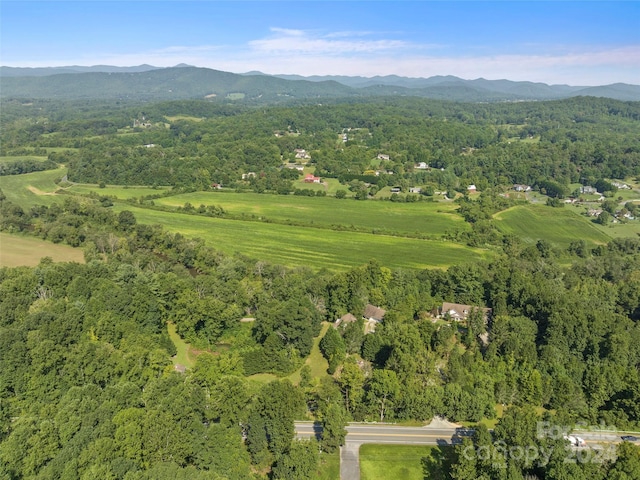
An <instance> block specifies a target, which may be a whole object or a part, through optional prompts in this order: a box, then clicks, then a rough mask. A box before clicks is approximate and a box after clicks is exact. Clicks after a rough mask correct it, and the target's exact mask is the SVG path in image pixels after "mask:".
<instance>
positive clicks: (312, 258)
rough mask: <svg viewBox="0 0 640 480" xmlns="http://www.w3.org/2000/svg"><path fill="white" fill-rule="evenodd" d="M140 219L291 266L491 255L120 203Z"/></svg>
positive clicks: (411, 264) (426, 262)
mask: <svg viewBox="0 0 640 480" xmlns="http://www.w3.org/2000/svg"><path fill="white" fill-rule="evenodd" d="M120 210H130V211H132V212H133V213H134V214H135V216H136V218H137V220H138V222H139V223H150V224H154V223H158V224H161V225H163V226H164V227H165V228H166V229H167V230H168V231H171V232H179V233H181V234H183V235H185V236H191V237H200V238H202V239H203V240H205V241H206V242H207V243H208V244H209V245H210V246H212V247H214V248H217V249H219V250H221V251H223V252H226V253H239V254H242V255H246V256H248V257H251V258H256V259H258V258H259V259H263V260H267V261H270V262H274V263H281V264H284V265H288V266H308V267H311V268H315V269H320V268H323V267H326V268H329V269H336V270H345V269H348V268H350V267H353V266H357V265H362V264H364V263H366V262H368V261H369V260H371V259H374V258H375V259H378V260H379V261H380V262H381V263H382V264H383V265H387V266H389V267H404V268H427V267H448V266H450V265H453V264H457V263H465V262H470V261H474V260H478V259H481V258H486V257H488V256H489V255H490V252H489V251H488V250H482V249H474V248H470V247H466V246H462V245H459V244H455V243H448V242H443V241H429V240H418V239H411V238H402V237H392V236H386V235H373V234H366V233H354V232H341V231H333V230H323V229H318V228H307V227H295V226H288V225H274V224H268V223H261V222H249V221H246V222H245V221H240V220H226V219H219V218H209V217H201V216H197V215H186V214H179V213H168V212H161V211H156V210H148V209H144V208H139V207H133V206H129V205H117V206H116V211H120Z"/></svg>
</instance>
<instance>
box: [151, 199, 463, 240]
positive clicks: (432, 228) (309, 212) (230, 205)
mask: <svg viewBox="0 0 640 480" xmlns="http://www.w3.org/2000/svg"><path fill="white" fill-rule="evenodd" d="M154 202H155V203H156V205H166V206H171V207H179V206H183V205H184V204H185V203H187V202H188V203H190V204H191V205H193V206H194V207H196V208H197V207H198V206H200V205H216V206H219V207H222V208H223V209H225V211H227V212H228V213H230V214H233V215H236V216H237V215H247V216H250V217H251V216H252V217H255V218H256V219H258V218H261V219H270V220H274V221H278V222H282V221H292V222H296V223H304V224H309V223H313V224H314V225H318V226H323V227H331V226H335V225H344V226H347V227H349V226H354V227H356V228H358V229H367V230H369V231H373V230H376V231H377V232H379V233H384V232H396V233H402V234H420V235H428V236H430V237H432V238H437V237H440V236H442V235H443V234H444V233H445V232H446V231H447V230H450V231H451V230H468V229H469V226H468V224H467V223H465V221H464V220H463V218H462V217H461V216H460V215H458V214H457V213H456V208H457V207H458V205H456V204H454V203H453V202H449V203H445V202H415V203H396V202H389V201H377V200H365V201H356V200H353V199H348V198H345V199H342V200H338V199H336V198H333V197H304V196H296V195H263V194H257V193H241V194H238V193H232V192H228V193H227V192H195V193H188V194H183V195H176V196H172V197H165V198H159V199H157V200H154Z"/></svg>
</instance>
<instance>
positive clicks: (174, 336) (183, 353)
mask: <svg viewBox="0 0 640 480" xmlns="http://www.w3.org/2000/svg"><path fill="white" fill-rule="evenodd" d="M167 330H168V331H169V338H170V339H171V341H172V342H173V344H174V345H175V347H176V350H177V352H178V353H176V355H175V356H174V357H173V358H172V360H173V364H174V365H183V366H185V367H187V368H193V365H194V364H195V362H194V361H193V360H192V359H191V356H190V355H189V348H190V347H189V345H188V344H187V343H186V342H185V341H184V340H183V339H182V338H181V337H180V335H178V332H176V325H175V323H171V322H169V323H168V324H167Z"/></svg>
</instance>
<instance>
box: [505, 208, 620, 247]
mask: <svg viewBox="0 0 640 480" xmlns="http://www.w3.org/2000/svg"><path fill="white" fill-rule="evenodd" d="M494 219H495V222H496V226H497V228H498V229H499V230H500V231H502V232H503V233H507V234H514V235H516V236H518V237H520V238H521V239H522V240H523V241H524V242H525V243H535V242H537V241H538V240H547V241H549V242H551V243H554V244H556V245H558V246H561V247H567V246H568V245H569V244H570V243H571V242H572V241H575V240H579V239H583V240H585V241H586V242H587V244H589V245H591V246H593V245H597V244H603V243H607V242H608V241H610V240H611V236H610V235H607V234H606V233H604V232H603V231H602V230H600V229H599V228H598V227H597V226H595V225H594V224H593V223H592V222H591V221H590V220H589V219H588V218H587V217H584V216H582V215H579V214H578V213H577V212H576V211H575V210H574V209H572V208H570V207H565V208H553V207H547V206H543V205H523V206H517V207H512V208H510V209H508V210H505V211H503V212H500V213H497V214H496V215H494Z"/></svg>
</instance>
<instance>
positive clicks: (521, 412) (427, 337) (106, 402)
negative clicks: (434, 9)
mask: <svg viewBox="0 0 640 480" xmlns="http://www.w3.org/2000/svg"><path fill="white" fill-rule="evenodd" d="M1 208H2V212H1V213H2V217H1V218H2V228H3V230H11V231H17V230H23V231H29V232H31V233H32V234H37V235H39V236H41V237H43V238H51V239H54V240H55V239H56V238H58V240H60V239H62V240H64V241H69V242H71V243H77V244H79V245H81V246H83V248H84V249H85V256H86V260H87V263H86V264H83V265H80V264H54V263H51V262H50V261H47V260H46V259H45V260H43V261H41V262H40V264H39V265H38V266H37V267H35V268H26V267H25V268H15V269H8V268H4V269H2V270H0V276H1V279H0V290H1V291H2V295H0V317H1V319H0V321H1V325H2V327H1V330H0V332H1V336H0V339H1V341H2V345H1V347H0V349H1V350H2V352H3V355H2V362H1V366H2V368H1V369H0V372H1V376H2V378H1V381H0V386H1V388H2V398H3V402H2V417H1V418H2V429H1V435H2V447H1V450H0V452H1V455H2V459H3V464H4V465H5V467H4V468H5V469H6V475H8V477H7V478H96V476H99V477H101V478H126V479H131V478H247V477H249V476H250V475H251V472H253V474H256V475H258V476H259V475H260V472H263V473H264V472H265V471H268V470H264V469H265V468H267V469H270V470H271V472H272V475H273V476H274V478H304V476H298V477H295V476H294V477H291V476H289V473H286V472H289V470H287V469H292V468H293V469H295V468H311V469H313V468H316V467H315V466H316V465H317V462H318V458H317V447H315V446H314V445H313V444H312V443H304V442H303V443H296V442H294V443H292V439H293V420H294V418H304V417H305V416H306V415H310V416H311V417H312V418H317V419H318V420H319V421H322V422H325V423H326V422H329V423H332V422H338V424H339V425H343V424H344V422H345V421H346V420H347V419H353V420H376V419H378V420H380V419H385V420H387V421H389V420H391V421H398V420H407V419H413V420H428V419H429V418H431V417H432V416H433V415H442V416H444V417H446V418H449V419H451V420H455V421H462V420H466V421H472V422H475V421H478V420H480V419H482V418H492V417H495V415H496V411H495V406H496V404H507V405H511V406H512V407H511V408H509V409H507V414H506V415H505V416H504V417H503V418H502V419H501V420H500V422H499V423H498V427H496V431H497V432H502V433H500V435H503V437H501V438H503V439H504V440H505V441H506V442H507V443H508V442H510V441H513V442H515V441H518V440H516V438H515V437H512V436H514V435H516V433H518V432H519V431H520V429H521V428H524V429H530V427H531V425H532V422H533V421H534V419H536V418H538V417H537V414H536V413H535V412H534V410H531V409H532V408H534V407H538V408H541V407H542V408H543V409H544V410H545V411H546V412H547V413H546V414H545V415H547V416H548V418H552V419H553V421H555V422H558V423H559V424H562V425H571V424H574V423H576V422H579V421H582V422H588V423H589V424H597V423H598V422H604V423H606V424H607V425H612V426H616V427H619V428H627V429H633V428H638V427H639V426H640V410H639V409H638V406H639V405H640V388H639V387H640V379H639V378H638V374H639V371H638V366H639V365H640V325H639V324H638V318H640V284H639V283H638V282H639V280H638V278H637V272H638V270H639V267H640V240H637V239H628V240H618V241H614V242H612V243H610V244H609V245H607V246H606V247H601V248H598V249H596V250H592V251H576V252H573V253H572V258H573V260H572V262H571V264H570V265H566V266H560V265H559V264H558V263H557V261H556V259H555V258H554V253H553V252H552V251H550V250H549V249H546V248H544V247H545V246H544V245H540V244H539V245H536V246H525V245H523V244H522V243H520V242H519V241H518V239H517V238H509V239H508V241H506V242H505V244H504V246H503V250H504V255H502V256H501V257H500V258H498V259H497V260H495V261H492V262H490V263H487V264H476V265H474V264H470V265H461V266H455V267H451V268H449V269H448V270H447V271H442V270H424V271H405V270H390V269H388V268H386V267H384V266H382V265H379V264H377V263H376V262H375V261H372V262H370V263H369V264H367V265H363V266H362V267H360V268H355V269H352V270H350V271H348V272H346V273H342V274H333V273H330V272H313V271H310V270H307V269H295V270H287V269H285V268H283V267H279V266H277V265H270V264H267V263H265V262H261V261H259V260H258V261H256V260H251V259H248V258H242V257H228V256H225V255H223V254H221V253H219V252H216V251H215V250H212V249H211V248H210V247H207V246H205V245H204V244H203V243H202V242H199V241H198V240H197V239H188V238H184V237H182V236H181V235H179V234H168V233H165V232H163V230H162V228H161V227H159V226H155V227H154V226H148V225H141V224H138V223H137V222H136V219H135V217H134V216H133V215H132V214H131V213H130V212H128V211H126V210H125V211H122V212H121V213H119V214H117V215H116V214H114V213H113V212H111V211H110V210H109V209H108V208H105V207H103V206H101V205H100V202H99V201H98V200H95V201H86V202H78V201H77V200H75V199H67V200H65V202H63V203H62V204H55V205H53V206H51V207H48V208H47V207H37V208H32V209H31V211H29V212H25V211H23V210H22V209H21V208H20V207H19V206H16V205H13V204H10V203H9V202H8V201H7V200H3V201H2V205H1ZM442 301H452V302H460V303H468V304H471V305H486V306H489V307H491V308H493V312H494V315H493V319H492V321H491V322H490V324H487V323H485V322H484V321H483V319H482V316H481V315H476V316H473V317H472V318H470V319H469V321H468V323H466V324H465V325H462V324H456V323H455V322H452V323H440V322H437V323H434V322H433V320H432V317H431V315H432V313H431V312H432V311H433V309H434V308H435V307H437V306H438V305H440V304H441V303H442ZM368 303H374V304H377V305H380V306H381V307H383V308H385V309H386V310H387V313H386V316H385V319H384V322H383V323H382V324H380V325H379V326H378V328H377V329H376V331H375V333H370V334H367V335H364V334H363V329H362V320H360V321H358V322H354V323H350V324H347V326H346V327H344V328H338V329H334V328H330V329H329V330H328V331H327V334H326V335H325V337H324V338H323V340H322V342H321V350H322V351H323V353H324V355H325V356H326V357H327V358H328V360H329V373H331V374H332V375H331V376H326V377H324V378H323V380H322V381H320V382H318V381H316V382H311V381H310V379H309V377H308V372H307V374H304V373H303V374H302V377H301V381H300V383H299V385H297V386H294V385H293V384H291V383H290V382H288V381H287V380H281V381H276V382H273V383H268V384H266V385H264V386H259V385H256V384H255V383H253V382H250V381H248V380H247V378H246V375H249V374H253V373H257V372H273V373H276V374H278V375H286V374H288V373H290V372H292V371H294V370H295V369H297V368H299V367H300V366H301V365H302V361H303V359H304V357H305V356H306V355H308V353H309V351H310V348H311V344H312V341H313V337H314V336H316V335H317V334H318V333H319V329H320V322H321V321H323V320H325V321H333V320H334V319H335V318H336V317H337V316H341V315H343V314H345V313H348V312H350V313H353V314H355V315H358V316H361V315H362V314H363V310H364V307H365V305H366V304H368ZM245 316H253V317H254V318H255V322H254V323H253V324H252V325H251V327H246V324H243V323H242V322H240V319H241V318H243V317H245ZM167 322H171V323H174V324H175V325H176V328H177V331H178V333H179V334H180V335H181V336H182V337H183V338H185V339H186V340H187V341H188V342H191V343H192V344H193V345H196V346H198V347H199V348H201V349H202V350H203V351H207V350H208V349H209V348H212V347H213V346H215V345H216V343H217V342H219V341H220V340H221V339H226V340H227V341H228V342H230V345H231V348H230V349H228V350H226V351H224V352H218V353H217V354H215V355H211V354H207V353H203V354H201V355H200V356H198V359H197V362H196V365H195V367H194V368H193V369H192V370H188V371H187V372H185V373H178V372H176V371H175V370H174V368H173V365H172V363H171V360H170V357H171V356H172V355H173V354H174V353H175V347H174V346H173V344H172V342H171V341H170V339H169V337H168V335H167V330H166V324H167ZM487 331H488V340H487V337H485V336H484V335H483V334H484V333H486V332H487ZM303 371H304V369H303ZM305 412H306V413H305ZM509 422H511V423H509ZM514 422H515V423H514ZM521 422H522V423H521ZM534 423H535V422H534ZM500 425H503V427H500ZM501 428H502V430H501ZM336 430H337V431H338V432H339V431H340V428H339V427H338V428H337V429H336V428H335V427H334V428H331V426H330V425H329V426H328V427H327V431H329V432H334V431H336ZM526 431H528V432H529V433H530V430H526ZM518 434H519V433H518ZM242 438H245V439H246V441H245V442H243V441H242ZM322 441H323V442H325V443H326V445H325V446H324V447H323V448H325V451H331V450H332V449H333V448H335V447H336V445H337V444H339V441H340V440H339V435H338V440H337V441H336V439H335V438H332V437H329V436H327V438H324V439H323V440H322ZM24 445H28V446H29V447H28V448H26V449H25V448H24ZM625 448H626V447H625ZM629 455H631V457H630V458H631V459H633V455H637V452H636V453H633V452H631V453H629ZM621 458H624V457H621ZM463 461H464V458H463V457H462V456H461V457H460V462H461V465H462V463H463ZM630 461H631V460H630ZM296 465H297V466H296ZM301 465H306V466H307V467H303V466H301ZM309 465H311V467H308V466H309ZM616 465H618V464H617V463H614V464H612V463H606V464H604V465H597V466H594V465H592V464H585V465H581V464H577V465H568V466H566V465H563V464H558V465H556V464H554V465H552V467H553V468H551V467H550V466H541V465H535V464H534V465H521V464H514V465H510V466H509V472H511V473H509V477H508V478H520V477H518V476H516V474H515V473H513V472H516V471H517V472H520V473H519V475H522V474H527V473H531V474H537V475H539V476H540V477H539V478H545V479H552V478H568V477H566V475H570V477H571V478H583V477H584V478H587V475H588V476H589V477H593V476H594V475H596V477H595V478H634V477H613V476H609V477H607V475H608V474H609V475H610V474H611V471H615V469H616V468H618V467H617V466H616ZM456 468H459V469H460V470H462V469H463V466H460V467H456ZM478 468H479V467H478ZM566 469H569V470H566ZM576 469H577V470H576ZM308 471H309V470H307V472H308ZM457 471H458V470H456V469H455V468H454V469H453V470H452V472H453V473H452V478H458V479H460V478H474V477H469V476H460V475H457V474H456V473H455V472H457ZM567 472H571V473H567ZM607 472H609V473H607ZM502 473H504V471H502ZM198 475H199V476H198ZM490 475H493V474H490ZM496 475H497V474H496ZM475 478H477V477H475ZM486 478H504V477H497V476H488V477H486Z"/></svg>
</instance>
